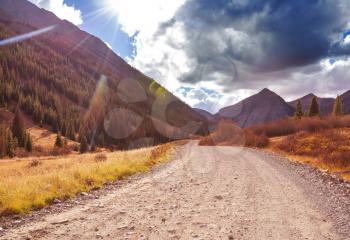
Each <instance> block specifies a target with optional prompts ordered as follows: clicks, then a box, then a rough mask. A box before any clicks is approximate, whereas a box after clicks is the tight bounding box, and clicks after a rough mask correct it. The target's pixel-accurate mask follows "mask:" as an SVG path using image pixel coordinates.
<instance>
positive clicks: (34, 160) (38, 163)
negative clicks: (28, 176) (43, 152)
mask: <svg viewBox="0 0 350 240" xmlns="http://www.w3.org/2000/svg"><path fill="white" fill-rule="evenodd" d="M39 165H41V161H40V160H38V159H33V160H32V161H30V162H29V164H28V167H29V168H34V167H37V166H39Z"/></svg>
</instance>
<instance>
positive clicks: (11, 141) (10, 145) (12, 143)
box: [6, 132, 16, 158]
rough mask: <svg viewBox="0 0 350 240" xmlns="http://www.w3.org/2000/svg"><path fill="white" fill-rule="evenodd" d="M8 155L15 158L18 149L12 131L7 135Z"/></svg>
mask: <svg viewBox="0 0 350 240" xmlns="http://www.w3.org/2000/svg"><path fill="white" fill-rule="evenodd" d="M6 145H7V155H8V156H9V157H10V158H13V157H14V156H15V155H16V154H15V150H16V139H15V138H14V137H13V136H12V133H11V132H10V133H9V134H8V136H7V144H6Z"/></svg>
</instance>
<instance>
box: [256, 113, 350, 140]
mask: <svg viewBox="0 0 350 240" xmlns="http://www.w3.org/2000/svg"><path fill="white" fill-rule="evenodd" d="M347 127H350V116H344V117H326V118H323V119H321V118H303V119H300V120H295V119H284V120H279V121H276V122H271V123H267V124H261V125H256V126H253V127H250V128H249V129H250V130H251V131H253V132H254V134H256V135H261V134H262V133H265V134H266V136H267V137H280V136H286V135H290V134H294V133H297V132H302V131H306V132H318V131H321V130H326V129H334V128H347Z"/></svg>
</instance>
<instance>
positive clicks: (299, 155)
mask: <svg viewBox="0 0 350 240" xmlns="http://www.w3.org/2000/svg"><path fill="white" fill-rule="evenodd" d="M349 133H350V129H348V128H344V129H331V130H322V131H318V132H315V133H306V132H302V133H297V134H294V135H290V136H287V137H278V138H273V139H271V141H270V143H271V144H270V146H269V150H271V151H273V152H276V153H278V154H281V155H284V156H286V157H288V158H289V159H290V160H292V161H295V162H299V163H303V164H308V165H311V166H313V167H315V168H319V169H322V170H324V171H327V172H330V173H336V174H339V175H340V176H341V177H342V178H343V179H345V180H350V174H349V173H350V159H349V155H350V137H349V136H350V135H349Z"/></svg>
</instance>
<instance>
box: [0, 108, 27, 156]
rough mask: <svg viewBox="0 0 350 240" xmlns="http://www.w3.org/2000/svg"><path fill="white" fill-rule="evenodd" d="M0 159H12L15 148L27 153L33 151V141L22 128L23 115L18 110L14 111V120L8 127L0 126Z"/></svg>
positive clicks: (23, 127)
mask: <svg viewBox="0 0 350 240" xmlns="http://www.w3.org/2000/svg"><path fill="white" fill-rule="evenodd" d="M0 136H1V138H0V157H1V158H3V157H6V156H8V157H11V158H12V157H14V156H15V154H16V148H17V147H21V148H24V149H25V150H26V151H27V152H32V151H33V140H32V138H31V136H30V134H29V133H28V132H27V131H26V129H25V126H24V119H23V115H22V113H21V111H20V109H19V108H17V109H16V112H15V116H14V119H13V121H12V124H11V126H10V127H6V126H5V125H4V124H2V125H0Z"/></svg>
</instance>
